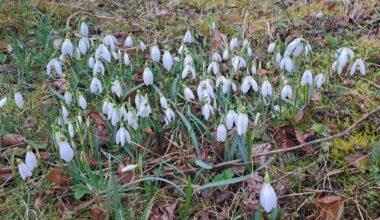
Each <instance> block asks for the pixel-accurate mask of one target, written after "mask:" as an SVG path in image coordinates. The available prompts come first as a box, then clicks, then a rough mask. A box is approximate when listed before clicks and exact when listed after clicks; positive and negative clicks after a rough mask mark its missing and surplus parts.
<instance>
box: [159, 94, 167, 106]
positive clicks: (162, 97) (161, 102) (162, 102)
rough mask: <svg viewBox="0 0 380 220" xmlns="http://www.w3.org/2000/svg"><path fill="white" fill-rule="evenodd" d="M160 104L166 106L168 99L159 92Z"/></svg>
mask: <svg viewBox="0 0 380 220" xmlns="http://www.w3.org/2000/svg"><path fill="white" fill-rule="evenodd" d="M160 104H161V107H162V108H163V109H167V108H168V101H167V100H166V98H165V96H163V95H162V94H160Z"/></svg>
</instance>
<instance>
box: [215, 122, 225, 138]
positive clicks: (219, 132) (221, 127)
mask: <svg viewBox="0 0 380 220" xmlns="http://www.w3.org/2000/svg"><path fill="white" fill-rule="evenodd" d="M226 139H227V128H226V126H225V125H224V122H223V120H221V122H220V123H219V125H218V128H217V129H216V141H219V142H224V141H226Z"/></svg>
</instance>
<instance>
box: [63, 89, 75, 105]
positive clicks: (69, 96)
mask: <svg viewBox="0 0 380 220" xmlns="http://www.w3.org/2000/svg"><path fill="white" fill-rule="evenodd" d="M63 98H64V100H65V103H66V105H70V104H71V102H72V101H73V95H72V94H71V92H69V91H66V92H65V94H64V95H63Z"/></svg>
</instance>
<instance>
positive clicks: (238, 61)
mask: <svg viewBox="0 0 380 220" xmlns="http://www.w3.org/2000/svg"><path fill="white" fill-rule="evenodd" d="M231 62H232V67H233V68H234V71H235V72H237V71H238V70H240V69H244V68H245V67H246V66H247V63H246V62H245V60H244V58H243V57H241V56H234V57H232V59H231Z"/></svg>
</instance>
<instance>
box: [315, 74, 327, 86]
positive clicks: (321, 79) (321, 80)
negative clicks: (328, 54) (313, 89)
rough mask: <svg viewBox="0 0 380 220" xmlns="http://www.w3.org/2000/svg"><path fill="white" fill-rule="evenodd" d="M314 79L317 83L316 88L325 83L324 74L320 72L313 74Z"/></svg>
mask: <svg viewBox="0 0 380 220" xmlns="http://www.w3.org/2000/svg"><path fill="white" fill-rule="evenodd" d="M314 81H315V84H316V85H317V88H320V87H321V86H322V85H323V83H325V76H324V75H323V74H322V73H320V74H318V75H316V76H315V78H314Z"/></svg>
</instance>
